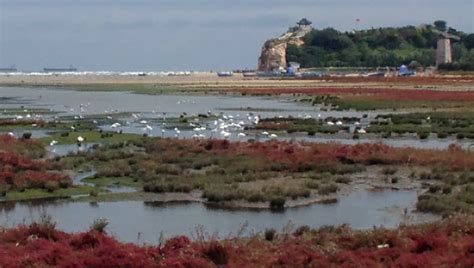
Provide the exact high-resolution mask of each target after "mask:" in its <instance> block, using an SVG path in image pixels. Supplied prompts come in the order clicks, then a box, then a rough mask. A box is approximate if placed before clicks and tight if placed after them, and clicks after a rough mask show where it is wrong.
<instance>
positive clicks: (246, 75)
mask: <svg viewBox="0 0 474 268" xmlns="http://www.w3.org/2000/svg"><path fill="white" fill-rule="evenodd" d="M242 75H243V76H244V77H256V76H257V73H255V72H252V73H251V72H245V73H243V74H242Z"/></svg>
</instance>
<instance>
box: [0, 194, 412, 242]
mask: <svg viewBox="0 0 474 268" xmlns="http://www.w3.org/2000/svg"><path fill="white" fill-rule="evenodd" d="M416 200H417V193H416V191H413V190H400V191H395V190H385V191H375V192H374V191H368V190H365V189H359V190H355V191H354V192H352V193H351V194H349V195H348V196H345V197H342V198H340V199H339V202H337V203H333V204H313V205H309V206H305V207H299V208H290V209H286V210H284V211H282V212H272V211H269V210H261V211H256V210H225V209H216V208H209V207H207V206H206V205H204V204H201V203H189V204H183V203H171V204H163V203H145V202H138V201H133V202H132V201H123V202H106V203H79V202H61V201H57V202H43V203H41V202H40V203H36V204H35V203H16V204H14V203H9V204H0V225H4V226H14V225H16V224H19V223H29V222H31V221H32V220H38V219H40V217H41V215H44V214H47V215H50V216H51V217H52V218H53V220H55V221H56V222H57V224H58V227H59V228H60V229H62V230H65V231H72V232H77V231H83V230H87V229H88V228H89V226H90V224H91V223H92V222H93V220H94V219H97V218H107V219H108V220H109V222H110V225H109V227H108V231H109V232H110V233H111V234H113V235H115V236H116V237H117V238H118V239H120V240H122V241H127V242H135V243H155V244H156V243H158V238H159V236H160V232H163V233H164V234H165V235H166V236H167V237H170V236H174V235H181V234H184V235H190V234H192V233H193V232H194V231H195V230H196V229H195V228H196V227H198V226H203V227H204V230H205V231H206V232H208V233H210V234H214V233H217V234H218V235H219V236H220V237H226V236H228V235H229V234H234V235H235V234H236V233H237V232H238V231H239V230H240V229H241V227H242V226H243V225H246V228H245V230H244V235H245V234H252V233H254V232H261V231H264V230H265V229H266V228H275V229H277V230H281V229H282V228H283V227H284V226H285V225H287V224H288V223H289V222H290V221H291V223H292V224H294V225H295V226H301V225H309V226H311V227H320V226H323V225H334V224H335V225H339V224H349V225H350V226H352V227H353V228H357V229H369V228H372V227H373V226H384V227H396V226H397V225H399V224H400V223H401V222H403V221H404V219H405V218H404V217H405V216H404V215H403V211H404V210H405V209H407V210H408V211H410V210H412V209H413V207H414V204H415V202H416ZM139 234H140V235H139Z"/></svg>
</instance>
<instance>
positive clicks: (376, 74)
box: [367, 72, 385, 77]
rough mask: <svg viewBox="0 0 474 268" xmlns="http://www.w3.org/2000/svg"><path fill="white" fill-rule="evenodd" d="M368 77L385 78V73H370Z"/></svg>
mask: <svg viewBox="0 0 474 268" xmlns="http://www.w3.org/2000/svg"><path fill="white" fill-rule="evenodd" d="M367 76H368V77H384V76H385V72H374V73H368V74H367Z"/></svg>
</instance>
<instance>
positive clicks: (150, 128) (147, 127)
mask: <svg viewBox="0 0 474 268" xmlns="http://www.w3.org/2000/svg"><path fill="white" fill-rule="evenodd" d="M145 129H146V130H149V131H152V130H153V128H152V127H151V126H150V125H146V126H145Z"/></svg>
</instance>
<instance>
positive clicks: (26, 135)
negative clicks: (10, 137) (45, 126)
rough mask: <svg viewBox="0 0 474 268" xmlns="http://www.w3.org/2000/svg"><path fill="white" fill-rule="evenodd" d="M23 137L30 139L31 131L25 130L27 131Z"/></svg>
mask: <svg viewBox="0 0 474 268" xmlns="http://www.w3.org/2000/svg"><path fill="white" fill-rule="evenodd" d="M21 137H22V138H23V139H25V140H29V139H31V132H25V133H23V135H22V136H21Z"/></svg>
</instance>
